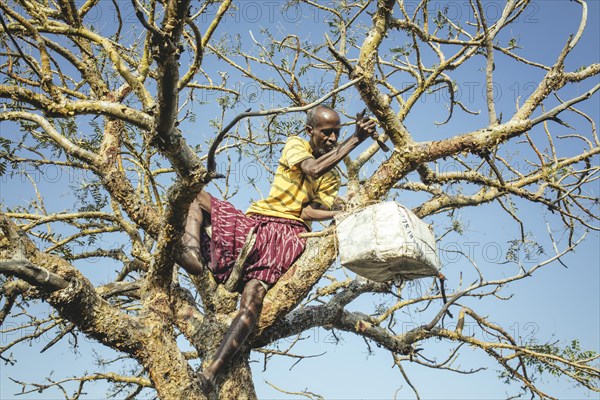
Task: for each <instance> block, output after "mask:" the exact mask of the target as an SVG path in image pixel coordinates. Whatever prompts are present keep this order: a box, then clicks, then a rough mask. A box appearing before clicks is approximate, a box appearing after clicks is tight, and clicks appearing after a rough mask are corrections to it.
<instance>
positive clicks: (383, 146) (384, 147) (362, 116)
mask: <svg viewBox="0 0 600 400" xmlns="http://www.w3.org/2000/svg"><path fill="white" fill-rule="evenodd" d="M366 112H367V109H366V108H365V109H364V110H362V112H360V113H358V114H357V115H356V120H357V121H358V120H360V119H363V120H365V121H368V120H369V119H370V118H369V117H365V114H366ZM374 120H375V119H374ZM375 121H376V120H375ZM371 137H372V138H373V140H375V141H376V142H377V144H378V145H379V148H380V149H381V150H383V151H390V148H389V147H388V146H387V145H386V144H385V143H383V140H381V139H380V138H379V133H377V132H373V134H372V135H371Z"/></svg>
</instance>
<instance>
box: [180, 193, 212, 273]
mask: <svg viewBox="0 0 600 400" xmlns="http://www.w3.org/2000/svg"><path fill="white" fill-rule="evenodd" d="M202 210H204V211H206V212H208V213H209V214H210V211H211V209H210V195H209V194H208V193H207V192H205V191H204V190H202V191H201V192H200V193H198V195H197V196H196V198H195V199H194V201H192V204H190V209H189V210H188V216H187V220H186V222H185V231H184V232H183V237H182V238H181V242H182V245H183V246H182V247H183V249H182V253H181V255H180V256H179V259H178V260H177V264H179V265H181V266H182V267H183V268H184V269H185V270H186V271H187V272H188V273H190V274H192V275H198V274H200V273H201V272H202V271H203V269H204V266H203V263H202V258H201V255H200V228H202V221H203V216H202Z"/></svg>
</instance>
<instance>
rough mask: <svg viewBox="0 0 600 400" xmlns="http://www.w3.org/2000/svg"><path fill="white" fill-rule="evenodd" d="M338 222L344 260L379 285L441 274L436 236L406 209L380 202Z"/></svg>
mask: <svg viewBox="0 0 600 400" xmlns="http://www.w3.org/2000/svg"><path fill="white" fill-rule="evenodd" d="M336 220H339V221H336V222H337V223H336V225H337V236H338V243H339V253H340V260H341V263H342V265H343V266H344V267H346V268H348V269H349V270H351V271H354V272H356V273H357V274H359V275H362V276H364V277H365V278H368V279H371V280H374V281H378V282H385V281H388V280H391V279H394V278H396V277H401V278H402V279H405V280H410V279H418V278H424V277H427V276H436V275H437V274H438V273H439V270H438V269H439V267H440V260H439V258H438V254H437V249H436V245H435V238H434V236H433V233H432V232H431V229H430V228H429V225H428V224H426V223H425V222H423V221H421V220H420V219H419V218H418V217H417V216H416V215H415V214H414V213H413V212H412V211H410V210H409V209H407V208H406V207H404V206H402V205H400V204H398V203H396V202H393V201H391V202H384V203H378V204H375V205H372V206H368V207H366V208H364V209H362V210H360V211H357V212H355V213H352V214H350V215H348V216H344V217H341V218H336Z"/></svg>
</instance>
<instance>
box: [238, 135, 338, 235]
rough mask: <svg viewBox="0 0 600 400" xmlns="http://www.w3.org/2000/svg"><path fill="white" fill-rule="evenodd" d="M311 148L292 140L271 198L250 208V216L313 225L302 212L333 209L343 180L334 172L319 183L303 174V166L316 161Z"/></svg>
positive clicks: (317, 180)
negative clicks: (319, 207)
mask: <svg viewBox="0 0 600 400" xmlns="http://www.w3.org/2000/svg"><path fill="white" fill-rule="evenodd" d="M311 151H312V149H311V147H310V144H309V143H308V142H307V141H306V140H304V139H301V138H299V137H298V136H291V137H290V138H289V139H288V140H287V142H286V143H285V146H284V148H283V151H282V153H281V158H280V159H279V166H278V167H277V170H276V171H275V179H274V180H273V184H272V185H271V190H270V191H269V196H268V197H267V198H266V199H262V200H259V201H256V202H254V203H252V204H251V205H250V207H249V208H248V210H247V211H246V214H262V215H269V216H272V217H279V218H288V219H294V220H297V221H301V222H304V223H305V224H306V225H308V226H310V224H309V223H307V222H306V221H304V220H302V219H301V218H300V212H301V211H302V208H304V207H305V206H306V205H308V204H309V203H311V202H313V201H314V202H317V203H319V204H321V205H323V206H324V207H325V208H327V209H330V208H331V206H332V204H333V201H334V199H335V197H336V196H337V193H338V190H339V188H340V176H339V174H338V173H337V171H336V170H335V168H334V169H332V170H331V171H329V172H327V173H326V174H325V175H323V176H321V177H320V178H318V179H313V178H311V177H309V176H307V175H305V174H303V173H302V171H301V170H300V162H302V161H304V160H306V159H307V158H314V156H313V155H312V153H311Z"/></svg>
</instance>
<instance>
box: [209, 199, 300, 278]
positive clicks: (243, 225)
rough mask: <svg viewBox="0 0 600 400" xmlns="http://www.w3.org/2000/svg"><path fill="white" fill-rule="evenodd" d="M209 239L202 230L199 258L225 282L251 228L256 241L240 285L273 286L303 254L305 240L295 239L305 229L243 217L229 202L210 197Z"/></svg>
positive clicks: (264, 218)
mask: <svg viewBox="0 0 600 400" xmlns="http://www.w3.org/2000/svg"><path fill="white" fill-rule="evenodd" d="M210 206H211V212H210V218H211V226H212V238H209V237H208V235H207V234H206V233H205V232H204V231H203V232H202V233H201V240H202V246H201V247H202V257H203V258H204V260H205V261H206V262H207V264H208V266H209V268H210V270H211V271H212V273H213V275H214V276H215V278H216V279H217V281H219V282H225V281H226V280H227V278H228V277H229V275H230V274H231V269H232V268H233V264H234V263H235V260H236V259H237V257H238V254H239V253H240V250H241V249H242V247H243V246H244V243H245V241H246V237H247V235H248V233H249V232H250V230H251V229H252V228H254V230H255V234H256V242H255V243H254V247H253V248H252V251H250V253H249V255H248V258H247V259H246V264H245V265H244V274H243V282H248V281H249V280H251V279H258V280H260V281H263V282H266V283H268V284H273V283H275V282H277V280H278V279H279V278H280V277H281V275H283V274H284V273H285V272H286V271H287V270H288V269H289V268H290V267H291V266H292V264H293V263H294V261H296V259H297V258H298V257H300V255H301V254H302V252H303V251H304V246H305V244H306V239H301V238H299V237H298V234H299V233H303V232H306V231H307V230H308V229H307V228H306V225H304V224H303V223H302V222H300V221H296V220H292V219H286V218H276V217H269V216H266V215H258V214H251V215H246V214H244V213H242V212H241V211H239V210H238V209H236V208H235V207H234V206H233V205H231V203H228V202H226V201H223V200H219V199H216V198H214V197H212V196H211V201H210Z"/></svg>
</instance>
